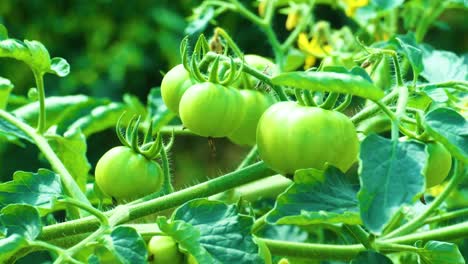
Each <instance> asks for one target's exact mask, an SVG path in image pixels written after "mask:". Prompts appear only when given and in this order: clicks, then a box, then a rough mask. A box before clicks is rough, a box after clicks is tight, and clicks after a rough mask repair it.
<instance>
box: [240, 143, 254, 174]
mask: <svg viewBox="0 0 468 264" xmlns="http://www.w3.org/2000/svg"><path fill="white" fill-rule="evenodd" d="M257 156H258V148H257V145H255V146H253V147H252V148H251V149H250V151H249V153H247V156H245V158H244V159H243V160H242V162H241V163H240V164H239V166H237V168H236V171H238V170H240V169H243V168H245V167H247V166H248V165H250V164H251V163H252V162H253V161H255V160H256V159H257Z"/></svg>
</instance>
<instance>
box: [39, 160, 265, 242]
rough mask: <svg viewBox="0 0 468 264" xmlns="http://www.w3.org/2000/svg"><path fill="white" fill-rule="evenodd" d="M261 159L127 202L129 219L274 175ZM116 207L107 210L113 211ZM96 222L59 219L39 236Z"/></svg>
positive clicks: (65, 233) (86, 229)
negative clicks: (134, 202) (210, 177)
mask: <svg viewBox="0 0 468 264" xmlns="http://www.w3.org/2000/svg"><path fill="white" fill-rule="evenodd" d="M273 174H274V172H273V171H272V170H271V169H269V168H268V167H267V166H266V165H265V163H264V162H262V161H261V162H257V163H255V164H253V165H250V166H248V167H245V168H244V169H242V170H239V171H235V172H231V173H228V174H225V175H223V176H220V177H218V178H215V179H212V180H209V181H207V182H203V183H200V184H197V185H194V186H192V187H189V188H187V189H183V190H180V191H176V192H173V193H171V194H168V195H165V196H163V197H158V198H155V199H153V200H150V201H145V202H142V203H140V204H135V205H131V206H129V217H128V220H134V219H137V218H140V217H143V216H146V215H150V214H154V213H157V212H160V211H163V210H166V209H170V208H173V207H176V206H179V205H181V204H183V203H185V202H187V201H190V200H192V199H195V198H203V197H209V196H211V195H214V194H217V193H220V192H224V191H226V190H229V189H231V188H234V187H237V186H239V185H243V184H246V183H249V182H253V181H256V180H258V179H262V178H265V177H268V176H270V175H273ZM113 213H115V209H114V210H112V211H109V212H107V213H106V215H112V214H113ZM98 225H99V223H98V221H97V219H96V218H95V217H85V218H81V219H77V220H72V221H68V222H64V223H58V224H54V225H50V226H46V227H44V228H43V231H42V233H41V235H40V239H42V240H51V239H55V238H59V237H64V236H68V235H73V234H79V233H84V232H90V231H92V230H95V229H96V227H97V226H98Z"/></svg>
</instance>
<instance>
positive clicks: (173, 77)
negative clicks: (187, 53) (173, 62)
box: [161, 64, 193, 113]
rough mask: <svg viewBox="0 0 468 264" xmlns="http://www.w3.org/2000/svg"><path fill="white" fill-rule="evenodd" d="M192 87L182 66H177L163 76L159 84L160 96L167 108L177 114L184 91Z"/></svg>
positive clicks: (187, 73) (188, 76)
mask: <svg viewBox="0 0 468 264" xmlns="http://www.w3.org/2000/svg"><path fill="white" fill-rule="evenodd" d="M192 85H193V81H192V80H191V79H190V74H189V72H188V71H187V70H185V68H184V65H182V64H179V65H177V66H175V67H174V68H172V69H171V70H170V71H168V72H167V73H166V75H164V78H163V79H162V82H161V96H162V99H163V101H164V104H166V106H167V108H168V109H169V110H171V111H172V112H174V113H179V103H180V99H181V98H182V95H183V94H184V93H185V91H186V90H187V89H188V88H189V87H190V86H192Z"/></svg>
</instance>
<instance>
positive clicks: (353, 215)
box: [267, 166, 361, 225]
mask: <svg viewBox="0 0 468 264" xmlns="http://www.w3.org/2000/svg"><path fill="white" fill-rule="evenodd" d="M356 194H357V186H356V185H352V184H351V183H349V182H347V180H346V178H345V175H344V174H343V173H342V172H341V171H339V170H338V169H336V168H334V167H331V166H330V167H328V168H327V170H326V171H325V172H324V173H323V172H321V171H317V170H313V169H311V170H298V171H296V174H295V176H294V184H293V185H291V187H289V188H288V189H287V190H286V191H285V192H284V193H283V194H281V195H280V196H278V199H277V200H276V204H275V207H274V208H273V210H272V211H271V212H270V213H269V214H268V216H267V221H268V222H270V223H277V224H294V225H311V224H317V223H347V224H360V223H361V219H360V217H359V208H358V201H357V198H356Z"/></svg>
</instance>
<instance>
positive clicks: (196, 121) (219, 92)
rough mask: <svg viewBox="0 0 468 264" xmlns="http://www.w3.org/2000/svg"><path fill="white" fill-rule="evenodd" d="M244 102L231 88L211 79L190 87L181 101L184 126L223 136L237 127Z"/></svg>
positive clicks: (202, 133)
mask: <svg viewBox="0 0 468 264" xmlns="http://www.w3.org/2000/svg"><path fill="white" fill-rule="evenodd" d="M243 104H244V101H243V99H242V96H241V95H240V93H239V91H238V90H236V89H234V88H229V87H225V86H222V85H220V84H214V83H210V82H204V83H197V84H195V85H193V86H191V87H190V88H189V89H188V90H187V91H186V92H185V94H184V95H183V96H182V100H181V101H180V107H179V113H180V119H181V120H182V123H183V124H184V126H185V127H187V128H188V129H190V130H191V131H192V132H194V133H195V134H197V135H200V136H203V137H225V136H227V135H229V134H231V133H232V131H234V130H235V129H237V128H238V127H239V125H240V122H241V119H242V117H243V116H244V112H245V109H244V105H243Z"/></svg>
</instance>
